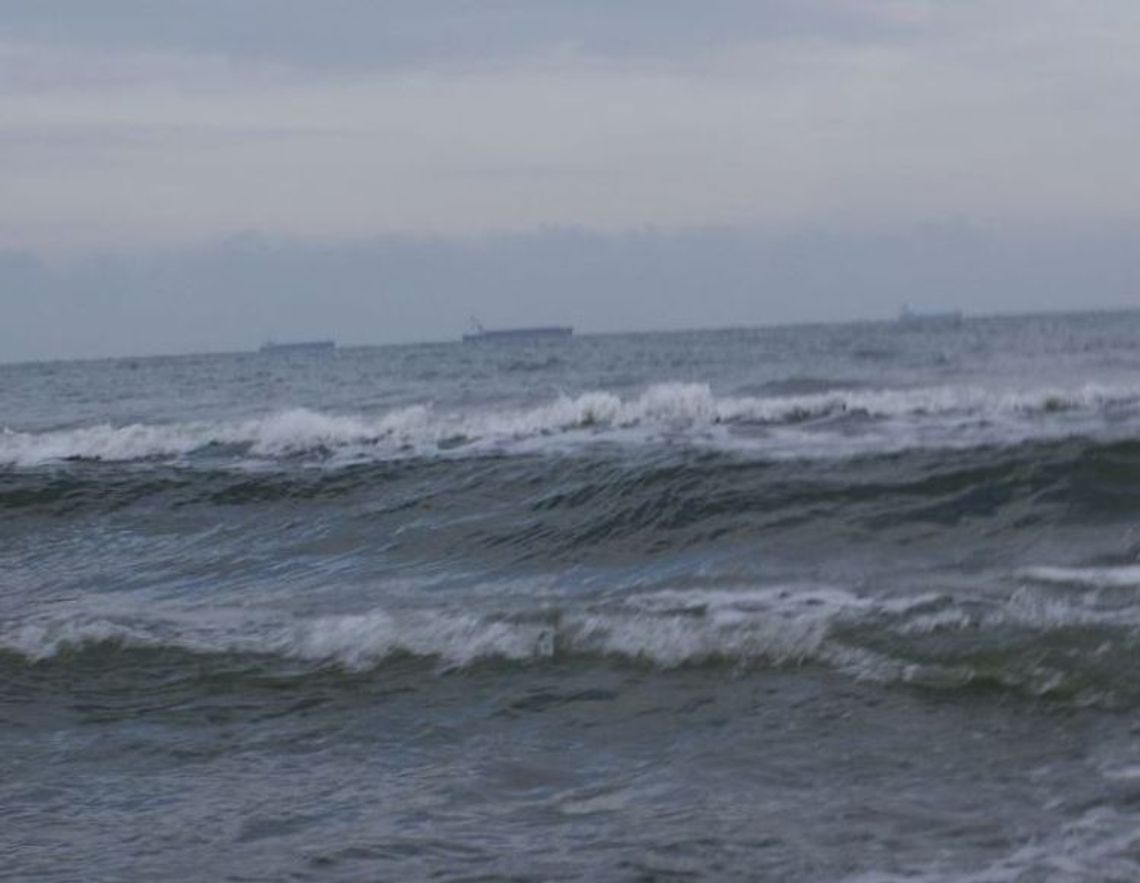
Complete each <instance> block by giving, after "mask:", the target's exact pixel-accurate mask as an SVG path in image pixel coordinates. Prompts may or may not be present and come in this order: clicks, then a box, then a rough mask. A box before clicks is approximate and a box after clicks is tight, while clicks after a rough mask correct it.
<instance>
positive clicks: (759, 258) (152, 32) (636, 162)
mask: <svg viewBox="0 0 1140 883" xmlns="http://www.w3.org/2000/svg"><path fill="white" fill-rule="evenodd" d="M1137 95H1140V3H1138V2H1137V0H938V2H936V0H701V2H696V0H685V2H681V0H618V2H614V0H609V2H602V0H322V2H319V3H316V2H311V0H161V2H154V0H99V2H98V3H94V2H91V0H0V306H2V307H3V308H4V310H3V312H4V313H5V314H6V321H5V322H3V323H0V360H11V359H22V358H38V357H61V356H84V355H103V354H114V353H147V352H159V351H186V350H193V349H227V348H241V347H247V346H253V345H256V344H257V343H258V342H259V340H260V339H262V338H263V337H266V336H277V337H291V336H302V337H303V336H309V335H312V334H320V335H322V336H323V335H327V334H331V335H334V336H337V337H338V339H340V340H342V341H343V342H346V343H368V342H387V341H397V340H411V339H423V338H447V337H453V336H455V335H456V334H457V333H458V332H459V330H461V327H462V325H463V323H464V322H465V321H466V317H467V316H468V315H469V314H470V313H473V312H475V313H479V314H481V315H482V316H483V318H484V321H485V322H486V323H487V324H509V323H512V322H516V321H520V322H530V321H572V322H574V323H575V324H577V325H578V326H579V327H580V328H582V329H585V330H617V329H622V328H640V327H651V328H656V327H659V328H666V327H683V326H686V325H692V324H700V325H709V324H714V325H724V324H735V323H745V324H757V323H765V322H781V321H801V320H813V321H814V320H820V319H829V318H835V319H846V318H858V317H863V316H867V317H875V316H889V315H891V314H893V313H894V312H895V311H897V309H898V307H899V305H900V304H901V303H902V302H910V303H914V304H917V305H920V306H931V307H943V308H946V307H963V308H965V309H972V310H980V309H988V310H995V309H996V310H1023V309H1058V308H1071V307H1082V306H1098V305H1100V306H1132V305H1140V274H1138V273H1137V270H1138V269H1140V261H1138V260H1137V259H1136V258H1135V257H1133V256H1134V255H1136V254H1137V253H1140V175H1138V174H1137V173H1136V171H1135V166H1136V161H1137V160H1136V157H1137V156H1140V104H1138V102H1137V100H1136V96H1137Z"/></svg>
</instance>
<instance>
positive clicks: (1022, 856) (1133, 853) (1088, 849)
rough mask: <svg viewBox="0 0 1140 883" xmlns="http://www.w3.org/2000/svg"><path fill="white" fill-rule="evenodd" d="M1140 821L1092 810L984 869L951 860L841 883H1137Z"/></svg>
mask: <svg viewBox="0 0 1140 883" xmlns="http://www.w3.org/2000/svg"><path fill="white" fill-rule="evenodd" d="M1138 850H1140V818H1137V816H1136V815H1135V814H1133V813H1126V812H1121V811H1119V810H1117V809H1113V808H1111V807H1107V806H1103V807H1095V808H1093V809H1091V810H1089V811H1087V812H1085V813H1084V814H1083V815H1082V816H1080V817H1078V818H1076V819H1073V820H1071V821H1069V822H1067V823H1064V824H1062V825H1060V826H1058V828H1057V830H1055V831H1053V832H1049V833H1048V834H1047V835H1045V836H1042V837H1039V838H1036V839H1034V840H1032V841H1030V842H1028V843H1026V844H1024V845H1023V846H1019V847H1018V848H1016V849H1014V850H1013V851H1012V852H1010V853H1009V854H1007V855H1005V856H1002V857H1001V858H999V859H997V860H996V861H993V862H991V863H990V864H989V865H987V866H986V867H984V868H980V869H977V868H970V869H964V868H961V867H957V868H955V867H954V863H953V860H952V859H951V858H947V859H943V860H941V861H939V862H937V863H936V864H935V865H934V866H933V867H926V868H919V867H915V868H908V869H906V870H905V871H903V872H901V873H896V872H889V873H886V872H871V873H863V874H859V875H857V876H854V877H848V878H846V883H902V881H904V880H905V881H908V883H1018V881H1030V880H1041V881H1050V883H1062V881H1064V883H1106V881H1121V883H1123V881H1125V880H1136V879H1140V861H1138V859H1137V854H1138Z"/></svg>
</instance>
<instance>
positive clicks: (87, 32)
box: [4, 0, 920, 68]
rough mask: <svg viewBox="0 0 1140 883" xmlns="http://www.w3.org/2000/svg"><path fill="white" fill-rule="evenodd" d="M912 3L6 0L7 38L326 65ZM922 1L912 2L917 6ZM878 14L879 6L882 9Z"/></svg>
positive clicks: (704, 44)
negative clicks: (697, 3) (92, 0)
mask: <svg viewBox="0 0 1140 883" xmlns="http://www.w3.org/2000/svg"><path fill="white" fill-rule="evenodd" d="M915 5H916V4H914V3H902V4H900V3H899V2H895V3H891V2H886V3H877V4H876V3H874V2H834V0H832V2H827V0H704V2H702V3H700V4H699V6H697V5H694V4H693V3H692V2H690V0H625V2H621V3H612V2H604V0H576V2H569V0H477V2H475V0H437V2H425V0H324V2H321V3H313V2H311V0H164V2H161V3H155V2H152V0H101V2H99V3H98V4H93V3H90V2H86V0H8V2H7V3H6V4H5V9H4V20H5V32H6V33H7V34H8V35H9V38H10V39H16V40H25V41H33V42H43V43H50V44H60V43H62V44H69V45H73V44H79V45H86V46H101V47H107V46H111V47H122V48H130V49H140V48H141V49H158V50H167V51H186V52H193V53H206V54H221V55H230V56H234V57H238V58H242V59H249V58H257V59H263V60H273V61H285V62H288V63H293V64H305V65H317V66H321V67H334V68H345V67H347V68H359V67H377V66H380V67H390V66H396V65H409V64H411V65H419V64H424V63H430V64H440V63H442V64H449V63H453V62H455V61H465V60H469V59H471V58H487V57H488V56H490V57H495V56H498V55H501V54H515V53H519V52H526V51H529V50H531V49H533V48H534V47H536V46H537V47H545V46H549V45H552V44H553V45H558V44H571V45H574V46H577V47H579V48H580V49H581V50H583V51H586V52H589V53H595V54H602V55H613V56H626V55H628V54H631V53H633V54H648V55H660V54H666V55H676V54H678V53H681V54H687V53H690V52H693V51H699V50H704V49H707V48H708V47H709V46H711V45H716V44H719V43H722V42H724V41H725V40H726V39H727V40H731V41H734V42H735V41H747V40H771V39H783V38H789V37H804V36H815V37H818V36H823V37H829V38H836V39H867V38H872V37H873V38H890V37H893V36H897V35H898V34H899V33H901V32H905V31H907V30H908V29H910V28H912V27H913V25H914V22H915V21H916V20H917V19H916V18H915V16H913V15H906V14H900V10H901V9H903V8H904V7H914V6H915ZM919 5H920V4H919ZM884 10H885V11H884Z"/></svg>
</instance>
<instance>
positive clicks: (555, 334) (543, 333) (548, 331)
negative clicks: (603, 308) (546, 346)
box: [463, 319, 574, 343]
mask: <svg viewBox="0 0 1140 883" xmlns="http://www.w3.org/2000/svg"><path fill="white" fill-rule="evenodd" d="M471 326H472V328H473V330H472V331H470V332H468V333H467V334H464V335H463V340H464V341H465V342H466V343H472V342H474V341H478V340H489V341H523V340H533V339H536V338H562V337H569V336H570V335H572V334H573V333H574V329H573V328H571V327H570V326H568V325H536V326H534V327H531V328H484V327H483V325H482V324H481V323H480V322H479V320H478V319H472V320H471Z"/></svg>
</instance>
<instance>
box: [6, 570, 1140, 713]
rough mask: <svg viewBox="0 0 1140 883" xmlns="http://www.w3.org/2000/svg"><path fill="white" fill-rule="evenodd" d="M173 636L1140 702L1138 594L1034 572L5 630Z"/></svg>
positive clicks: (62, 644) (43, 650)
mask: <svg viewBox="0 0 1140 883" xmlns="http://www.w3.org/2000/svg"><path fill="white" fill-rule="evenodd" d="M137 650H173V651H181V652H186V653H191V654H195V655H200V656H207V657H210V656H215V657H216V656H235V655H236V656H250V657H270V658H277V659H280V660H287V661H291V662H294V663H304V664H306V665H309V666H315V667H316V668H318V669H323V668H327V667H329V666H333V667H338V668H342V669H345V670H348V671H368V670H373V669H380V668H383V666H384V665H385V664H386V663H388V662H389V661H392V660H394V659H398V658H401V657H403V658H408V657H411V658H417V659H424V660H432V661H434V662H435V663H437V664H438V665H441V666H443V667H444V668H464V667H468V666H472V665H476V664H479V663H482V662H489V661H500V662H508V663H515V664H535V663H541V662H544V661H550V660H575V659H578V660H583V659H585V660H591V659H592V660H595V661H605V660H609V661H611V662H615V663H617V664H633V665H648V666H651V667H654V668H658V669H666V670H668V669H676V668H682V667H691V666H699V665H717V664H721V665H729V666H734V667H745V668H749V667H757V666H759V667H771V666H776V667H779V666H789V665H802V664H816V665H821V666H824V667H827V668H831V669H833V670H835V671H838V672H841V673H843V674H846V675H849V676H851V677H854V678H857V679H860V680H869V681H875V682H882V683H899V684H909V685H912V686H917V687H923V688H929V689H962V688H983V689H995V688H996V689H1009V690H1014V691H1017V692H1023V693H1027V694H1030V695H1036V696H1046V697H1051V698H1055V699H1060V700H1070V701H1075V702H1079V703H1082V704H1089V703H1092V704H1100V703H1107V704H1110V705H1118V704H1120V703H1125V704H1127V705H1132V704H1133V703H1134V702H1136V701H1140V694H1138V691H1137V688H1136V686H1135V683H1134V677H1133V672H1134V671H1135V666H1136V664H1137V662H1140V600H1138V599H1136V598H1132V599H1130V600H1129V601H1126V602H1124V601H1121V600H1120V599H1115V598H1114V599H1107V600H1106V599H1104V598H1103V597H1101V596H1100V595H1099V594H1098V593H1097V592H1096V591H1095V590H1092V591H1089V592H1086V593H1083V594H1076V595H1073V594H1071V593H1070V594H1069V595H1067V596H1066V595H1058V594H1054V593H1049V592H1039V591H1037V590H1035V589H1034V588H1033V587H1032V585H1031V584H1028V583H1027V584H1025V585H1022V586H1020V587H1019V588H1017V589H1016V590H1014V591H1012V592H1010V593H1009V594H1008V595H1006V596H1005V597H1003V598H1000V599H991V600H988V601H983V600H980V599H970V598H957V597H952V596H950V595H946V594H939V593H928V594H924V595H919V596H910V597H894V598H880V599H874V598H869V597H864V596H860V595H858V594H856V593H853V592H849V591H846V590H842V589H837V588H829V587H810V586H809V587H804V586H778V587H767V588H759V589H755V588H754V589H735V590H729V589H721V590H715V591H713V590H686V591H681V590H672V591H657V592H651V593H642V594H632V595H628V596H625V597H622V598H617V599H612V600H609V601H605V600H601V601H597V602H594V603H592V604H585V605H581V606H575V607H549V608H542V609H530V610H513V611H512V610H497V611H490V612H476V611H462V610H449V609H439V608H432V609H372V610H367V611H364V612H360V613H353V614H338V615H330V616H318V617H311V618H301V619H283V618H281V617H279V616H273V615H269V614H266V615H264V616H261V617H257V616H251V614H250V613H249V612H248V611H244V610H243V611H238V610H235V609H229V610H221V611H215V612H212V613H210V614H203V613H201V612H187V611H181V612H180V611H177V610H169V609H168V610H166V611H165V612H162V613H161V614H159V615H156V613H155V612H152V611H148V614H147V615H146V616H141V615H139V614H138V612H137V610H133V611H131V610H125V609H124V610H121V611H117V610H115V609H114V608H108V609H104V610H100V611H95V610H90V611H72V612H70V613H67V614H61V613H53V614H50V615H40V616H36V617H32V618H29V619H26V620H23V621H21V622H13V623H9V624H7V625H6V626H4V627H2V628H0V652H2V653H6V654H8V655H11V656H15V657H17V658H19V659H22V660H23V662H24V663H25V664H37V663H45V662H49V661H54V662H65V663H66V661H67V660H68V659H70V658H71V657H72V656H74V655H75V654H83V653H88V652H116V653H119V652H130V651H137Z"/></svg>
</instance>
